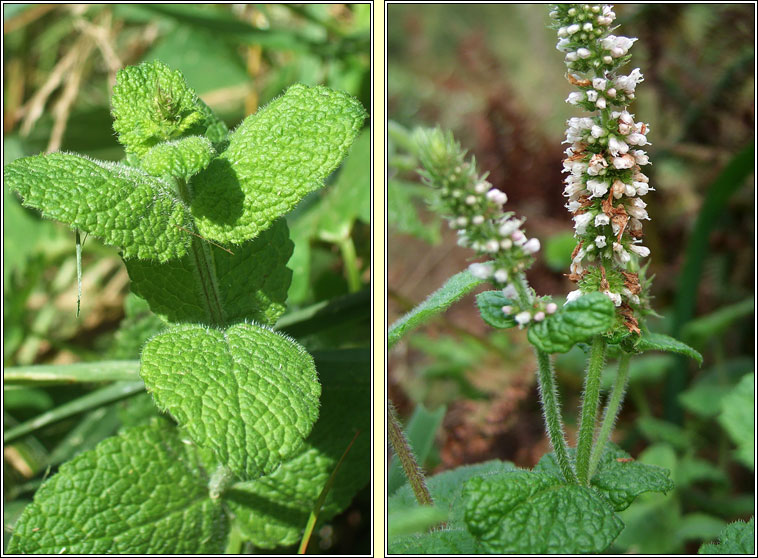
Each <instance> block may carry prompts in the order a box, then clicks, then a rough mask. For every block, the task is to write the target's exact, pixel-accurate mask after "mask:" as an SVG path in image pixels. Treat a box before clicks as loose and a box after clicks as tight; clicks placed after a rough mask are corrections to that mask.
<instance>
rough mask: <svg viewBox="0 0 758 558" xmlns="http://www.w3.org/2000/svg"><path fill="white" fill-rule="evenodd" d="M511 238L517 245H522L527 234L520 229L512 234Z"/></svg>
mask: <svg viewBox="0 0 758 558" xmlns="http://www.w3.org/2000/svg"><path fill="white" fill-rule="evenodd" d="M511 240H513V243H514V244H515V245H516V246H521V245H522V244H524V243H525V242H526V235H525V234H524V233H523V232H521V231H520V230H519V231H515V232H513V233H512V234H511Z"/></svg>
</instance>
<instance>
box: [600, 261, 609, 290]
mask: <svg viewBox="0 0 758 558" xmlns="http://www.w3.org/2000/svg"><path fill="white" fill-rule="evenodd" d="M600 288H601V289H602V290H604V291H609V290H611V287H610V285H609V284H608V279H606V277H605V266H602V265H601V266H600Z"/></svg>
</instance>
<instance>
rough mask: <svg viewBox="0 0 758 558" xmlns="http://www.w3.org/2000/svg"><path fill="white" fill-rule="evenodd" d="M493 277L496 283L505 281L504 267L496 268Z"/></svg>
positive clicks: (506, 279)
mask: <svg viewBox="0 0 758 558" xmlns="http://www.w3.org/2000/svg"><path fill="white" fill-rule="evenodd" d="M493 277H494V278H495V281H497V282H498V283H505V282H506V281H508V272H507V271H506V270H505V269H498V270H497V271H496V272H495V273H494V275H493Z"/></svg>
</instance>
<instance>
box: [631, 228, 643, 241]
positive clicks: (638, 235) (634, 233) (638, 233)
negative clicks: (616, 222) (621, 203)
mask: <svg viewBox="0 0 758 558" xmlns="http://www.w3.org/2000/svg"><path fill="white" fill-rule="evenodd" d="M629 234H630V235H632V236H633V237H634V238H638V239H641V238H643V237H644V236H645V233H643V232H642V230H638V231H635V230H632V229H630V230H629Z"/></svg>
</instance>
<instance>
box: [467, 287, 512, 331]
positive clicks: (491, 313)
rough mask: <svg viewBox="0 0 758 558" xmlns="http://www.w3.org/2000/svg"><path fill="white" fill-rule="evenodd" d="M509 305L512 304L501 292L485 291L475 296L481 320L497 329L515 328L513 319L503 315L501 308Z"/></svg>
mask: <svg viewBox="0 0 758 558" xmlns="http://www.w3.org/2000/svg"><path fill="white" fill-rule="evenodd" d="M511 304H512V302H511V301H510V300H509V299H507V298H505V295H504V294H503V292H502V291H485V292H483V293H479V294H478V295H476V305H477V307H478V308H479V313H480V314H481V316H482V319H483V320H484V321H485V322H487V323H488V324H489V325H491V326H492V327H496V328H498V329H505V328H509V327H515V326H516V320H515V319H514V317H513V316H511V315H506V314H505V313H503V306H509V305H511Z"/></svg>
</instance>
